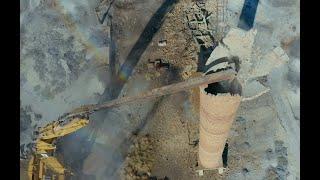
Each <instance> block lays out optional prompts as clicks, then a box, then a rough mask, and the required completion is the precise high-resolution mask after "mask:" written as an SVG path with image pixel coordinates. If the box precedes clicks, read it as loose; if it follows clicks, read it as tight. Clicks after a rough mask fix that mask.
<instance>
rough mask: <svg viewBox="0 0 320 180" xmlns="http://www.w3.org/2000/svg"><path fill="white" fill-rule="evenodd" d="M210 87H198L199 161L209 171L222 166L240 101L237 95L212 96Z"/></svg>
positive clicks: (210, 85)
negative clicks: (223, 155) (225, 148)
mask: <svg viewBox="0 0 320 180" xmlns="http://www.w3.org/2000/svg"><path fill="white" fill-rule="evenodd" d="M233 81H235V80H233ZM215 84H217V83H215ZM232 84H234V82H232ZM212 86H215V85H213V84H209V85H208V86H207V87H206V86H201V87H200V125H199V128H200V143H199V161H200V163H201V165H202V166H204V167H205V168H209V169H214V168H220V167H222V166H223V164H222V153H223V150H224V147H225V143H226V140H227V138H228V134H229V130H230V128H231V125H232V122H233V120H234V118H235V116H236V112H237V109H238V107H239V105H240V101H241V96H240V95H239V94H235V95H231V94H223V95H217V96H216V95H214V94H213V91H214V89H213V87H212ZM231 88H235V87H231Z"/></svg>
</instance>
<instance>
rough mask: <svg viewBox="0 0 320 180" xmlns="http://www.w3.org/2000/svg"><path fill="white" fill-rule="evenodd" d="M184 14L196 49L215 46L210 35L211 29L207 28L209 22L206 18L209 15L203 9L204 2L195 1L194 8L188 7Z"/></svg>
mask: <svg viewBox="0 0 320 180" xmlns="http://www.w3.org/2000/svg"><path fill="white" fill-rule="evenodd" d="M185 13H186V21H187V24H188V27H189V29H190V30H191V33H192V36H193V38H194V39H195V42H196V43H197V44H198V47H200V46H204V47H205V48H209V47H212V46H213V45H214V44H215V43H214V38H213V34H212V32H213V29H210V28H209V26H208V24H210V22H209V21H208V19H207V17H208V15H209V14H210V13H209V12H208V11H207V10H206V9H205V2H204V1H201V2H200V1H197V2H196V6H194V5H193V6H191V7H189V8H188V9H187V10H186V11H185Z"/></svg>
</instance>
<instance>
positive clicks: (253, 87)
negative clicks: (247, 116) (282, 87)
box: [242, 80, 270, 100]
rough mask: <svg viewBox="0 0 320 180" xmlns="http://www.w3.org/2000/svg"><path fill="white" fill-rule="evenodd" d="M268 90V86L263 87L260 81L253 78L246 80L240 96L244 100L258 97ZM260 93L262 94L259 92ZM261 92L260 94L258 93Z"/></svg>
mask: <svg viewBox="0 0 320 180" xmlns="http://www.w3.org/2000/svg"><path fill="white" fill-rule="evenodd" d="M269 91H270V88H267V87H265V86H264V85H262V84H261V83H260V82H258V81H256V80H253V81H251V82H248V83H247V84H246V86H245V87H243V89H242V93H243V94H242V96H243V98H244V99H245V100H246V99H247V100H249V99H248V98H250V100H251V99H252V97H259V96H261V95H262V94H264V93H267V92H269ZM261 93H262V94H261ZM260 94H261V95H260Z"/></svg>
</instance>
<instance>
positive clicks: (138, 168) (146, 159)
mask: <svg viewBox="0 0 320 180" xmlns="http://www.w3.org/2000/svg"><path fill="white" fill-rule="evenodd" d="M153 152H154V147H153V139H152V138H151V137H150V136H148V135H144V136H141V137H137V138H136V139H135V140H134V143H133V145H132V146H131V148H130V152H129V154H128V156H127V158H126V160H125V162H124V167H123V170H122V172H121V175H122V179H144V180H147V179H150V178H151V177H150V175H151V168H152V166H153V163H154V161H155V159H154V156H153Z"/></svg>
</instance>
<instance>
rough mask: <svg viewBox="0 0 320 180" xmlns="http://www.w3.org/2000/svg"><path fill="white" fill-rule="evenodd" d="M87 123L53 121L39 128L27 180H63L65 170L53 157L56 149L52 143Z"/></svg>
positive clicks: (78, 119)
mask: <svg viewBox="0 0 320 180" xmlns="http://www.w3.org/2000/svg"><path fill="white" fill-rule="evenodd" d="M88 123H89V119H87V118H72V119H70V120H65V121H55V122H52V123H50V124H48V125H47V126H45V127H43V128H40V129H39V131H38V133H39V136H38V139H37V140H36V144H35V151H34V153H33V155H32V157H31V159H30V161H29V164H28V177H29V179H30V180H42V179H45V178H46V177H51V179H53V180H56V179H57V180H63V179H64V177H65V173H66V169H65V168H64V167H63V165H62V164H61V163H60V162H59V161H58V159H57V158H56V157H54V156H53V153H54V152H55V149H56V146H55V145H54V144H53V143H54V142H55V140H57V139H58V138H60V137H63V136H65V135H67V134H70V133H73V132H75V131H77V130H79V129H81V128H83V127H85V126H87V125H88ZM71 174H72V173H71Z"/></svg>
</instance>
